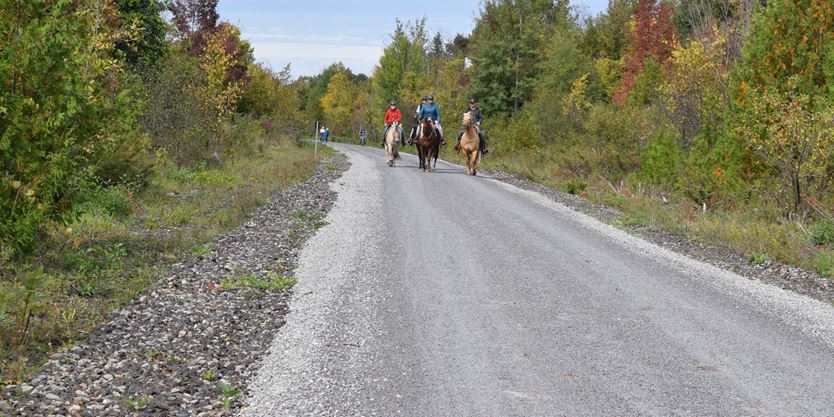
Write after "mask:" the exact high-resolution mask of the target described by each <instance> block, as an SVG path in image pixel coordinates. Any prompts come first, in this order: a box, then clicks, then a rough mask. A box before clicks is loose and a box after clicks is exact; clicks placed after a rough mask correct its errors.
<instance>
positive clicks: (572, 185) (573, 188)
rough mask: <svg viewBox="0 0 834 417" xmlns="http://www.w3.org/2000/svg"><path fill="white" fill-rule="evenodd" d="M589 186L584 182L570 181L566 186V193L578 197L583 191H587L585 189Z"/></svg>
mask: <svg viewBox="0 0 834 417" xmlns="http://www.w3.org/2000/svg"><path fill="white" fill-rule="evenodd" d="M587 186H588V184H586V183H585V182H584V181H580V180H570V181H568V183H567V184H565V191H567V192H568V194H573V195H577V194H579V193H581V192H582V191H585V187H587Z"/></svg>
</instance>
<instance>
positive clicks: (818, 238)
mask: <svg viewBox="0 0 834 417" xmlns="http://www.w3.org/2000/svg"><path fill="white" fill-rule="evenodd" d="M811 242H813V243H814V244H815V245H824V244H826V243H831V242H834V221H832V220H830V219H826V220H822V221H819V222H817V223H816V224H815V225H814V227H813V229H811Z"/></svg>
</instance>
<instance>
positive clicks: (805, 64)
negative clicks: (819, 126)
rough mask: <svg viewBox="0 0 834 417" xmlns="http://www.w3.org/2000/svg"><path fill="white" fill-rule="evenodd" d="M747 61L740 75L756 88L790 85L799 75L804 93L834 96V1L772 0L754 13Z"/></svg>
mask: <svg viewBox="0 0 834 417" xmlns="http://www.w3.org/2000/svg"><path fill="white" fill-rule="evenodd" d="M744 62H745V64H744V67H743V69H742V71H743V75H742V77H740V79H743V80H746V81H745V82H747V83H749V85H750V86H751V87H753V88H754V89H760V88H763V87H775V88H777V89H779V90H781V91H784V89H785V88H786V86H787V85H788V83H787V81H788V80H789V79H794V83H795V87H793V88H797V89H799V91H801V92H802V93H804V94H808V95H816V94H825V95H828V96H829V97H830V98H834V4H832V3H831V2H829V1H819V0H770V1H768V4H767V8H765V9H763V10H761V11H760V12H759V13H757V14H756V15H755V16H754V18H753V22H752V25H751V33H750V38H749V40H748V42H747V44H746V45H745V50H744Z"/></svg>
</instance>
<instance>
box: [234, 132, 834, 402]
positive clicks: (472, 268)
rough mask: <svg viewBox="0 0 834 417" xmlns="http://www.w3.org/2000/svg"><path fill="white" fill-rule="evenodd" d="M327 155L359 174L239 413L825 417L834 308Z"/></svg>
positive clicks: (309, 251)
mask: <svg viewBox="0 0 834 417" xmlns="http://www.w3.org/2000/svg"><path fill="white" fill-rule="evenodd" d="M334 146H335V147H336V148H337V149H339V150H342V151H344V152H345V153H346V154H347V155H348V156H349V158H350V161H351V168H350V169H349V170H348V171H347V172H346V173H345V175H344V176H343V178H342V179H341V180H340V181H339V182H338V185H335V186H334V190H335V191H336V192H337V193H338V198H337V200H336V203H335V205H334V206H333V209H332V210H331V211H330V212H329V214H328V217H327V219H326V220H327V221H328V222H329V225H328V226H325V227H324V228H322V229H321V230H319V232H318V233H317V234H316V236H314V237H313V238H312V239H311V240H310V241H309V242H308V244H307V245H306V246H305V248H304V250H303V251H302V253H301V255H300V257H299V268H298V269H297V271H296V276H297V278H298V280H299V283H298V285H297V286H296V290H295V294H294V296H293V300H292V302H291V304H290V306H291V308H290V310H291V311H290V313H289V315H288V316H287V324H286V325H285V326H284V327H283V328H282V329H281V330H280V331H279V332H278V333H277V337H276V338H275V340H274V341H273V344H272V348H271V350H270V353H269V355H268V356H267V357H266V358H265V359H264V360H263V362H262V364H261V367H260V370H259V371H258V377H257V378H256V380H255V383H254V384H253V385H252V386H251V390H252V396H251V397H249V398H248V400H247V403H246V407H245V409H244V410H243V411H242V415H244V416H252V417H254V416H331V415H347V416H373V415H379V416H392V415H404V416H610V415H616V416H831V415H832V410H834V308H832V306H831V305H829V304H826V303H823V302H820V301H818V300H814V299H812V298H809V297H806V296H803V295H799V294H796V293H793V292H789V291H785V290H783V289H781V288H778V287H775V286H770V285H766V284H763V283H761V282H757V281H752V280H749V279H747V278H744V277H741V276H739V275H736V274H735V273H732V272H728V271H726V270H723V269H720V268H717V267H715V266H712V265H709V264H706V263H703V262H700V261H697V260H694V259H691V258H689V257H686V256H682V255H679V254H677V253H675V252H672V251H670V250H667V249H663V248H661V247H659V246H657V245H654V244H652V243H649V242H647V241H645V240H642V239H640V238H638V237H635V236H632V235H629V234H627V233H625V232H623V231H621V230H619V229H617V228H615V227H612V226H609V225H606V224H604V223H601V222H600V221H597V220H595V219H593V218H590V217H588V216H586V215H584V214H580V213H578V212H576V211H574V210H572V209H570V208H568V207H567V206H565V205H563V204H561V203H559V202H557V201H555V200H554V199H552V198H549V197H547V196H545V195H543V194H540V193H536V192H532V191H528V190H523V189H520V188H517V187H515V186H513V185H510V184H507V183H504V182H500V181H498V180H494V179H490V178H484V177H478V178H473V177H470V176H466V175H465V172H464V170H463V168H461V167H458V166H454V165H449V164H444V163H438V168H439V169H438V172H435V173H422V172H418V171H417V169H416V160H415V158H414V157H412V156H410V155H403V156H404V158H405V159H404V160H403V161H401V162H400V164H399V166H398V167H394V168H387V167H385V165H384V164H385V160H384V157H383V155H382V151H381V150H378V149H370V148H360V147H353V146H347V145H340V144H336V145H334ZM445 151H446V152H448V150H445Z"/></svg>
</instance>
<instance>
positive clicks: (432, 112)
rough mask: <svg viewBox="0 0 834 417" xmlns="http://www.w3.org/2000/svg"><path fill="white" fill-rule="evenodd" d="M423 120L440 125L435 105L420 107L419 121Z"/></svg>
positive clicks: (438, 113) (438, 110)
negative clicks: (432, 121) (433, 121)
mask: <svg viewBox="0 0 834 417" xmlns="http://www.w3.org/2000/svg"><path fill="white" fill-rule="evenodd" d="M423 119H431V120H436V121H437V122H438V123H440V109H439V108H438V107H437V103H432V104H423V105H422V106H421V107H420V120H423Z"/></svg>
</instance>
